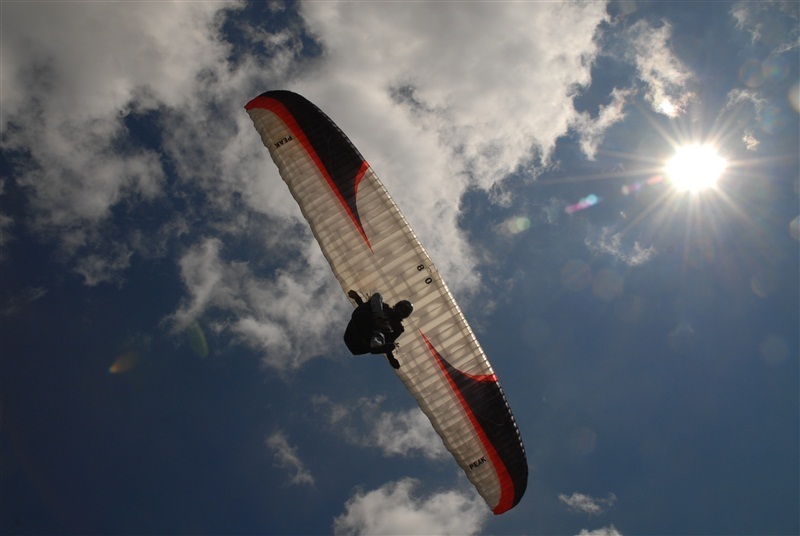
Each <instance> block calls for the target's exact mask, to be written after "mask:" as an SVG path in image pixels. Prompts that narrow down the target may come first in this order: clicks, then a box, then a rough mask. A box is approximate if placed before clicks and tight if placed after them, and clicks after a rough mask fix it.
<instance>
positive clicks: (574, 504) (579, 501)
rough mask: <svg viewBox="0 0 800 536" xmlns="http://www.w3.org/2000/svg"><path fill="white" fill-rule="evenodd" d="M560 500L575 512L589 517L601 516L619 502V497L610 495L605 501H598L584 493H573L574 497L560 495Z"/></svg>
mask: <svg viewBox="0 0 800 536" xmlns="http://www.w3.org/2000/svg"><path fill="white" fill-rule="evenodd" d="M558 500H559V501H561V502H562V503H564V504H566V505H567V507H568V508H569V509H570V510H572V511H574V512H580V513H584V514H589V515H600V514H602V513H603V512H605V511H606V510H607V509H608V508H610V507H611V506H613V505H614V503H616V502H617V496H616V495H614V494H613V493H609V495H608V497H606V498H605V499H598V498H595V497H592V496H590V495H585V494H583V493H577V492H576V493H573V494H572V495H569V496H568V495H565V494H563V493H562V494H560V495H559V496H558Z"/></svg>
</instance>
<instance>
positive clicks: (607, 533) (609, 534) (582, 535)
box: [578, 525, 622, 536]
mask: <svg viewBox="0 0 800 536" xmlns="http://www.w3.org/2000/svg"><path fill="white" fill-rule="evenodd" d="M578 536H622V533H621V532H620V531H618V530H617V527H615V526H614V525H609V526H607V527H603V528H600V529H594V530H587V529H583V530H581V531H580V532H579V533H578Z"/></svg>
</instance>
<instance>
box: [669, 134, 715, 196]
mask: <svg viewBox="0 0 800 536" xmlns="http://www.w3.org/2000/svg"><path fill="white" fill-rule="evenodd" d="M727 164H728V162H727V161H726V160H725V159H724V158H722V157H721V156H720V155H719V154H717V151H716V149H714V147H712V146H711V145H684V146H683V147H680V148H678V150H677V151H676V152H675V155H674V156H673V157H672V158H671V159H670V160H669V161H668V162H667V165H666V167H665V171H666V174H667V177H668V178H669V181H670V182H671V183H672V185H673V186H674V187H675V189H677V190H678V191H681V192H700V191H702V190H706V189H708V188H713V187H714V186H716V184H717V181H718V180H719V178H720V176H721V175H722V173H723V172H724V171H725V168H726V166H727Z"/></svg>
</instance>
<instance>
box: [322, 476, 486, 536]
mask: <svg viewBox="0 0 800 536" xmlns="http://www.w3.org/2000/svg"><path fill="white" fill-rule="evenodd" d="M417 485H418V482H417V481H416V480H413V479H410V478H405V479H402V480H399V481H397V482H389V483H388V484H385V485H383V486H382V487H380V488H378V489H375V490H372V491H369V492H358V493H356V495H355V496H354V497H352V498H350V499H349V500H348V501H347V503H346V504H345V513H343V514H342V515H340V516H338V517H336V518H335V519H334V521H333V532H334V534H337V535H362V534H363V535H368V534H398V535H411V534H426V535H427V534H442V535H445V534H452V535H471V534H478V533H480V531H481V529H482V527H483V525H484V524H485V523H486V521H487V520H488V517H489V509H488V508H487V507H486V504H485V503H484V502H483V499H481V498H480V496H479V495H477V493H474V492H466V493H465V492H462V491H459V490H450V491H440V492H438V493H434V494H432V495H429V496H426V497H418V496H415V494H414V491H415V488H416V487H417Z"/></svg>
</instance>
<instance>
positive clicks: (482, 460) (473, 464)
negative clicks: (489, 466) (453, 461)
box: [469, 456, 486, 469]
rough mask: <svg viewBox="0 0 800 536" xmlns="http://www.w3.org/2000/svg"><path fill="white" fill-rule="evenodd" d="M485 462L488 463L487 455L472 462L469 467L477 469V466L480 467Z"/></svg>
mask: <svg viewBox="0 0 800 536" xmlns="http://www.w3.org/2000/svg"><path fill="white" fill-rule="evenodd" d="M484 463H486V456H483V457H482V458H481V459H480V460H478V461H476V462H472V463H471V464H469V468H470V469H475V468H476V467H478V466H480V465H483V464H484Z"/></svg>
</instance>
